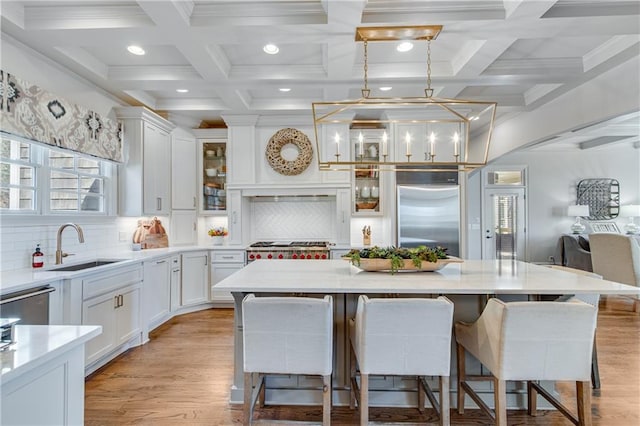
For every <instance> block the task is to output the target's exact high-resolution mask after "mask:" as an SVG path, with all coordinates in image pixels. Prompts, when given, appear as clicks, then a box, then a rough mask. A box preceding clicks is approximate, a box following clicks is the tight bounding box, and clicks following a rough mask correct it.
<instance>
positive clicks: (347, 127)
mask: <svg viewBox="0 0 640 426" xmlns="http://www.w3.org/2000/svg"><path fill="white" fill-rule="evenodd" d="M441 29H442V26H439V25H431V26H409V27H359V28H357V29H356V38H355V40H356V41H357V42H360V41H361V42H363V43H364V46H363V47H364V87H363V88H362V90H361V92H362V97H361V98H360V99H357V100H344V101H336V102H313V103H312V111H313V122H314V131H315V138H316V148H317V151H316V152H317V153H318V155H317V157H318V165H319V168H320V170H336V171H340V170H355V171H365V170H366V171H383V170H403V171H425V170H428V171H452V170H458V171H469V170H473V169H475V168H478V167H481V166H483V165H485V164H486V163H487V157H488V154H489V143H490V141H491V133H492V131H493V122H494V119H495V113H496V106H497V103H496V102H485V101H475V100H465V99H447V98H438V97H435V96H433V95H434V89H433V88H432V87H431V41H432V40H435V39H436V37H437V36H438V34H439V33H440V31H441ZM400 40H402V41H406V40H424V41H426V43H427V58H426V69H427V72H426V74H427V81H426V88H425V90H424V96H423V95H422V94H420V96H416V97H395V98H381V97H371V96H370V95H371V90H370V89H369V87H368V43H369V42H377V41H400Z"/></svg>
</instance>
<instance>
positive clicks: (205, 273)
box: [180, 251, 209, 307]
mask: <svg viewBox="0 0 640 426" xmlns="http://www.w3.org/2000/svg"><path fill="white" fill-rule="evenodd" d="M208 268H209V252H207V251H193V252H186V253H183V254H182V283H181V291H180V306H183V307H184V306H191V305H197V304H200V303H206V302H208V300H209V269H208Z"/></svg>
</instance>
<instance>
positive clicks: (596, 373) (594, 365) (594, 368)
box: [591, 334, 600, 389]
mask: <svg viewBox="0 0 640 426" xmlns="http://www.w3.org/2000/svg"><path fill="white" fill-rule="evenodd" d="M591 384H592V385H593V388H594V389H600V370H599V368H598V347H597V345H596V336H595V334H594V336H593V351H592V352H591Z"/></svg>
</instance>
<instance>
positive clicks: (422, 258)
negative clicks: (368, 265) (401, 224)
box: [343, 246, 449, 274]
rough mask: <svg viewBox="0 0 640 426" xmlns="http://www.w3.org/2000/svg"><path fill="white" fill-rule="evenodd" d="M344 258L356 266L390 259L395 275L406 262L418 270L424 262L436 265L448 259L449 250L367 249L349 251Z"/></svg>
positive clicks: (427, 248)
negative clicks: (364, 262)
mask: <svg viewBox="0 0 640 426" xmlns="http://www.w3.org/2000/svg"><path fill="white" fill-rule="evenodd" d="M343 257H344V258H347V259H350V260H351V263H352V264H353V265H355V266H360V262H361V259H388V260H389V261H390V263H391V267H390V270H391V273H392V274H394V273H396V272H398V270H399V269H402V268H403V267H404V264H405V260H411V262H412V263H413V265H414V266H415V267H416V268H417V269H421V268H422V262H432V263H435V262H437V261H438V260H439V259H448V258H449V256H447V249H446V248H443V247H434V248H431V247H427V246H418V247H412V248H405V247H393V246H389V247H386V248H384V247H378V246H373V247H367V248H363V249H360V250H358V249H354V250H351V251H349V253H347V254H346V255H344V256H343Z"/></svg>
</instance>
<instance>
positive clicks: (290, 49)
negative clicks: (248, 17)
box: [221, 39, 322, 65]
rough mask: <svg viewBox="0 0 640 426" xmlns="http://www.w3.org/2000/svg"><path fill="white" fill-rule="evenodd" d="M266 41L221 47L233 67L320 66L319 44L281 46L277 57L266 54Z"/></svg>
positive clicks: (320, 52) (320, 47) (267, 41)
mask: <svg viewBox="0 0 640 426" xmlns="http://www.w3.org/2000/svg"><path fill="white" fill-rule="evenodd" d="M269 42H270V41H269V40H268V39H265V40H264V41H263V42H261V43H255V44H253V43H252V44H224V45H222V46H221V48H222V50H223V51H224V54H225V55H226V57H227V59H228V61H229V62H230V63H231V65H287V64H291V65H320V64H322V46H321V45H319V44H279V45H278V47H279V48H280V52H279V53H278V54H277V55H269V54H266V53H264V51H263V50H262V47H263V46H264V45H265V44H267V43H269Z"/></svg>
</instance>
